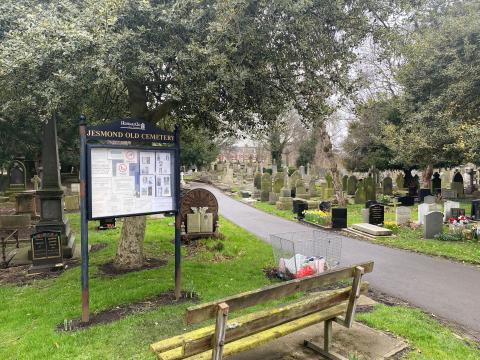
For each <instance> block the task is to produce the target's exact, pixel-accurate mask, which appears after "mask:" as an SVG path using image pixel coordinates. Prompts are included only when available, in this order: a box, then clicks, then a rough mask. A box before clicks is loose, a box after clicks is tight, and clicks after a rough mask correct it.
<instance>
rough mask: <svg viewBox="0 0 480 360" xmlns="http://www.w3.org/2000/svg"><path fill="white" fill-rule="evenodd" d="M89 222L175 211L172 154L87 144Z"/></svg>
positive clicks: (173, 152)
mask: <svg viewBox="0 0 480 360" xmlns="http://www.w3.org/2000/svg"><path fill="white" fill-rule="evenodd" d="M87 164H88V165H87V173H88V189H89V191H88V204H89V207H88V208H89V211H88V215H89V219H91V220H94V219H101V218H106V217H124V216H135V215H144V214H151V213H159V212H170V211H175V210H176V194H175V181H176V179H175V151H174V150H172V149H166V148H161V147H158V148H155V147H132V146H123V147H122V146H114V145H88V162H87Z"/></svg>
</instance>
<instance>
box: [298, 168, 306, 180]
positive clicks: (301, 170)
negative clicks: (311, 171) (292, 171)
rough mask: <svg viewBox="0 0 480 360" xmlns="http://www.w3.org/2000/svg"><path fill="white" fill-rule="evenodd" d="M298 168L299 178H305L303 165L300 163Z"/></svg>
mask: <svg viewBox="0 0 480 360" xmlns="http://www.w3.org/2000/svg"><path fill="white" fill-rule="evenodd" d="M299 170H300V178H301V179H304V178H305V175H306V174H305V166H303V165H301V166H300V168H299Z"/></svg>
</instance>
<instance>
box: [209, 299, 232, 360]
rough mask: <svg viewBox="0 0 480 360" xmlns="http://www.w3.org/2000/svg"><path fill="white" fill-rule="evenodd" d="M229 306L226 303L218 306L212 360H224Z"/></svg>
mask: <svg viewBox="0 0 480 360" xmlns="http://www.w3.org/2000/svg"><path fill="white" fill-rule="evenodd" d="M228 310H229V306H228V305H227V304H226V303H221V304H218V308H217V322H216V324H215V336H214V338H213V344H212V345H213V346H212V348H213V351H212V360H222V357H223V347H224V345H225V330H226V329H227V318H228Z"/></svg>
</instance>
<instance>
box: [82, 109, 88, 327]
mask: <svg viewBox="0 0 480 360" xmlns="http://www.w3.org/2000/svg"><path fill="white" fill-rule="evenodd" d="M86 125H87V124H86V119H85V117H84V116H81V117H80V237H81V253H82V269H81V282H82V322H88V321H89V319H90V310H89V291H88V219H87V197H86V196H87V194H86V190H87V189H86V186H87V185H86V178H87V177H86V170H87V164H86V162H87V158H86V155H87V154H86V145H87V142H86Z"/></svg>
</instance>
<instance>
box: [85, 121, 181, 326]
mask: <svg viewBox="0 0 480 360" xmlns="http://www.w3.org/2000/svg"><path fill="white" fill-rule="evenodd" d="M179 136H180V131H179V128H178V126H177V127H175V131H174V132H173V133H170V132H166V131H164V130H161V129H158V128H157V127H155V126H154V125H152V124H150V123H147V122H144V121H143V120H141V119H122V120H118V121H115V122H113V123H110V124H107V125H101V126H92V127H88V128H87V126H86V121H85V118H84V117H82V118H81V120H80V200H81V201H80V205H81V238H82V242H81V243H82V321H88V320H89V315H88V314H89V309H88V298H89V294H88V231H87V228H88V221H89V220H100V219H106V218H115V217H128V216H142V215H148V214H158V213H162V212H175V215H176V221H175V295H176V296H177V298H179V297H180V236H181V228H180V225H181V224H179V220H178V219H179V218H180V216H179V211H180V205H179V204H180V138H179ZM90 140H97V141H101V140H114V141H128V142H129V143H130V142H143V143H149V145H148V146H146V145H141V146H137V145H130V144H128V145H118V144H115V145H111V144H104V143H95V144H92V143H89V141H90ZM152 143H158V144H161V146H152V145H151V144H152Z"/></svg>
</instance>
